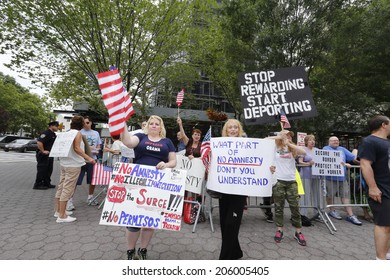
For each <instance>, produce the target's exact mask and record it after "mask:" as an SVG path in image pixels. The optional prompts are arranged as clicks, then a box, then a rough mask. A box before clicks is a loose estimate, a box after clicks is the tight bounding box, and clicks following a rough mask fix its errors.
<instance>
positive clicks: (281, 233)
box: [274, 230, 283, 243]
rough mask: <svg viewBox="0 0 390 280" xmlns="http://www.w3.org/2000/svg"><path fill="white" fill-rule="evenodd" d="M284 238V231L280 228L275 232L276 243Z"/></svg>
mask: <svg viewBox="0 0 390 280" xmlns="http://www.w3.org/2000/svg"><path fill="white" fill-rule="evenodd" d="M282 239H283V231H280V230H278V231H277V232H276V234H275V237H274V240H275V242H276V243H280V242H281V241H282Z"/></svg>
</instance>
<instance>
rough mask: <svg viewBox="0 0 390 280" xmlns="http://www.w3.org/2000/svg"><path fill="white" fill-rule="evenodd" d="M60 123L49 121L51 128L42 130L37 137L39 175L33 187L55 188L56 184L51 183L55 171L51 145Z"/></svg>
mask: <svg viewBox="0 0 390 280" xmlns="http://www.w3.org/2000/svg"><path fill="white" fill-rule="evenodd" d="M58 126H59V123H58V122H57V121H53V122H50V123H49V128H48V129H47V130H45V131H44V132H42V134H41V135H40V136H39V138H38V139H37V144H38V149H37V154H36V158H37V177H36V179H35V184H34V187H33V189H35V190H47V189H48V188H55V185H52V184H51V183H50V181H51V179H50V177H51V174H52V172H53V158H52V157H49V154H50V150H51V147H52V146H53V144H54V140H55V139H56V137H57V136H56V134H55V132H56V131H58Z"/></svg>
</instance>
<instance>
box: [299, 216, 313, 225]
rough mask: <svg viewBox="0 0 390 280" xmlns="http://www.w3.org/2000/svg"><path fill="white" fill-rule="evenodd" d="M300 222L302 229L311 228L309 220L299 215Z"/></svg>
mask: <svg viewBox="0 0 390 280" xmlns="http://www.w3.org/2000/svg"><path fill="white" fill-rule="evenodd" d="M301 221H302V226H304V227H311V226H313V223H312V222H311V221H310V219H309V218H308V217H306V216H304V215H301Z"/></svg>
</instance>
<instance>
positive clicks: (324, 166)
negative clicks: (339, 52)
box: [311, 149, 344, 177]
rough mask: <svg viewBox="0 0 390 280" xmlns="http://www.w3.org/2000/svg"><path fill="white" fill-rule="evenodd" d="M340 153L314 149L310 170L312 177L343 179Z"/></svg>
mask: <svg viewBox="0 0 390 280" xmlns="http://www.w3.org/2000/svg"><path fill="white" fill-rule="evenodd" d="M341 153H342V152H340V151H330V150H320V149H315V150H314V155H313V161H314V165H313V166H312V168H311V172H312V175H323V176H334V177H344V166H343V165H342V161H343V158H342V155H341Z"/></svg>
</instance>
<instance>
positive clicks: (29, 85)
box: [0, 54, 45, 96]
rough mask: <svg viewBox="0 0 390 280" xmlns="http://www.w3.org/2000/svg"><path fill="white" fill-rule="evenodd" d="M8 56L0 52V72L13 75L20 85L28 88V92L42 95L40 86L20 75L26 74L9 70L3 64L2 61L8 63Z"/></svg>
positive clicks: (42, 91)
mask: <svg viewBox="0 0 390 280" xmlns="http://www.w3.org/2000/svg"><path fill="white" fill-rule="evenodd" d="M9 62H10V58H9V56H8V55H6V54H0V72H3V73H4V74H5V75H8V76H11V77H13V78H14V79H15V80H16V82H18V83H19V84H20V85H21V86H22V87H24V88H27V89H29V91H30V92H32V93H36V94H38V95H40V96H41V95H43V93H44V92H45V91H44V90H43V89H42V88H39V87H37V86H36V85H33V84H32V83H31V81H30V80H29V79H24V78H22V77H21V76H25V77H26V76H27V75H23V74H20V73H17V72H15V71H12V70H10V69H9V68H7V67H5V66H4V63H9Z"/></svg>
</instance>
